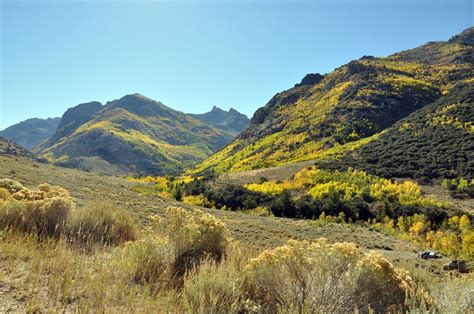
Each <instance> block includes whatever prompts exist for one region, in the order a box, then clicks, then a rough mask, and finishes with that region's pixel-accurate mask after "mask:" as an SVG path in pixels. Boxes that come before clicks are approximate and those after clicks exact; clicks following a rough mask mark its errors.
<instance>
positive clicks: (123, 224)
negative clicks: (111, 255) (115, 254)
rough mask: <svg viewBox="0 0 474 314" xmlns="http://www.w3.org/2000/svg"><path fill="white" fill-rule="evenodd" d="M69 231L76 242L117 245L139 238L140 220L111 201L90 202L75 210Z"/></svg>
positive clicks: (69, 224)
mask: <svg viewBox="0 0 474 314" xmlns="http://www.w3.org/2000/svg"><path fill="white" fill-rule="evenodd" d="M68 232H69V234H68V235H69V237H70V238H71V239H72V241H74V242H82V243H101V244H106V245H110V244H112V245H117V244H119V243H123V242H127V241H133V240H136V239H137V234H138V222H137V220H136V219H135V218H134V217H133V216H131V215H130V214H129V213H127V212H126V211H124V210H122V209H119V208H118V207H116V206H114V205H113V204H111V203H107V202H101V203H90V204H89V205H88V206H87V207H85V208H83V209H80V210H77V211H75V212H74V214H73V215H72V217H71V219H70V220H69V222H68Z"/></svg>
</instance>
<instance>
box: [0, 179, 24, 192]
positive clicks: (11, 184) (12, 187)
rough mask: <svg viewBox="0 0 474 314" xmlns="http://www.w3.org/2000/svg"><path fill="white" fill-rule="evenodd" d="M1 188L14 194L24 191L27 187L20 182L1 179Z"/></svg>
mask: <svg viewBox="0 0 474 314" xmlns="http://www.w3.org/2000/svg"><path fill="white" fill-rule="evenodd" d="M0 188H4V189H6V190H8V192H10V194H13V193H15V192H18V191H20V190H23V189H24V188H25V187H24V186H23V185H22V184H21V183H20V182H18V181H15V180H11V179H0Z"/></svg>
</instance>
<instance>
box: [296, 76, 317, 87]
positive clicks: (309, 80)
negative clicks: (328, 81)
mask: <svg viewBox="0 0 474 314" xmlns="http://www.w3.org/2000/svg"><path fill="white" fill-rule="evenodd" d="M323 78H324V76H323V75H321V74H319V73H309V74H306V75H305V76H304V77H303V79H302V80H301V82H300V83H299V84H296V85H295V87H300V86H306V85H315V84H318V83H319V82H321V80H322V79H323Z"/></svg>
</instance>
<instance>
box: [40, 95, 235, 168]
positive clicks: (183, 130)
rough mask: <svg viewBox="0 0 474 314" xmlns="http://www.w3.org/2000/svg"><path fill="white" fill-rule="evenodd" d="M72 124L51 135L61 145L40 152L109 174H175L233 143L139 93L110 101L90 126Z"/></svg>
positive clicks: (91, 119)
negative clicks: (58, 134) (65, 130)
mask: <svg viewBox="0 0 474 314" xmlns="http://www.w3.org/2000/svg"><path fill="white" fill-rule="evenodd" d="M70 125H74V127H73V128H72V130H69V131H68V132H65V133H64V134H62V136H59V137H54V136H53V138H57V140H56V141H50V142H48V143H47V144H46V145H43V146H42V147H40V148H39V151H40V153H41V154H42V155H43V156H45V157H46V158H47V159H49V160H50V161H53V162H56V163H59V164H62V165H67V166H73V167H78V168H83V169H84V168H85V169H88V168H89V167H90V168H92V169H90V170H100V168H101V167H105V168H106V169H108V170H109V171H110V172H139V173H156V174H163V173H176V172H179V171H181V170H182V169H184V168H185V167H189V166H191V165H193V164H195V163H197V162H199V161H201V160H203V159H204V158H206V157H207V156H209V155H210V154H212V153H213V152H215V151H217V150H218V149H219V148H221V147H223V146H224V145H225V144H227V143H228V142H229V141H230V140H231V138H232V137H231V135H230V134H228V133H226V132H225V131H222V130H219V129H216V128H213V127H210V126H208V125H206V124H205V123H204V122H201V121H199V120H197V119H195V118H193V117H191V116H189V115H186V114H184V113H182V112H178V111H175V110H173V109H171V108H168V107H166V106H164V105H163V104H161V103H159V102H156V101H153V100H151V99H148V98H146V97H144V96H141V95H138V94H133V95H127V96H125V97H122V98H121V99H119V100H115V101H112V102H109V103H107V104H106V105H105V106H103V107H102V108H101V110H99V111H98V112H96V113H94V114H93V115H92V116H90V117H89V118H88V119H86V121H81V123H79V124H74V123H70ZM94 168H99V169H94ZM88 170H89V169H88Z"/></svg>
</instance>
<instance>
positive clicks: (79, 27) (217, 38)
mask: <svg viewBox="0 0 474 314" xmlns="http://www.w3.org/2000/svg"><path fill="white" fill-rule="evenodd" d="M0 2H1V57H0V59H1V68H0V70H1V90H0V92H1V103H0V129H3V128H5V127H7V126H9V125H11V124H14V123H17V122H19V121H22V120H25V119H27V118H31V117H40V118H46V117H55V116H61V115H62V113H63V112H64V111H65V110H66V109H67V108H69V107H72V106H74V105H76V104H79V103H82V102H87V101H92V100H98V101H101V102H102V103H104V102H106V101H109V100H113V99H117V98H120V97H122V96H123V95H126V94H130V93H135V92H138V93H141V94H143V95H145V96H148V97H150V98H153V99H156V100H160V101H162V102H163V103H164V104H166V105H168V106H170V107H172V108H175V109H178V110H181V111H184V112H191V113H200V112H205V111H208V110H210V109H211V107H212V105H217V106H219V107H221V108H224V109H228V108H229V107H233V108H235V109H237V110H239V111H241V112H243V113H246V114H247V115H249V116H250V115H252V114H253V112H254V111H255V110H256V109H257V108H259V107H261V106H263V105H265V103H266V102H267V101H268V100H269V99H270V98H271V97H272V96H273V95H274V94H275V93H277V92H279V91H282V90H284V89H287V88H289V87H291V86H293V85H294V84H295V83H298V82H299V81H300V80H301V78H302V77H303V76H304V75H305V74H306V73H310V72H319V73H326V72H328V71H331V70H333V69H334V68H336V67H338V66H340V65H342V64H344V63H347V62H348V61H350V60H353V59H358V58H359V57H361V56H363V55H375V56H384V55H388V54H391V53H393V52H396V51H399V50H404V49H407V48H413V47H416V46H418V45H420V44H423V43H426V42H428V41H432V40H447V39H448V38H449V37H451V36H452V35H454V34H456V33H459V32H461V31H462V30H463V29H465V28H467V27H469V26H472V25H473V24H474V23H473V19H474V18H473V16H474V12H473V2H474V1H473V0H466V1H461V0H459V1H457V0H446V1H436V0H434V1H433V0H429V1H422V0H419V1H408V0H405V1H389V0H372V1H368V0H367V1H355V0H353V1H350V0H346V1H334V0H333V1H312V2H300V1H286V2H284V1H237V0H234V1H226V2H222V1H213V2H203V1H199V2H197V1H187V2H183V1H175V2H172V1H167V2H156V1H98V0H97V1H66V0H65V1H59V0H58V1H50V2H41V1H7V0H0Z"/></svg>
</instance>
